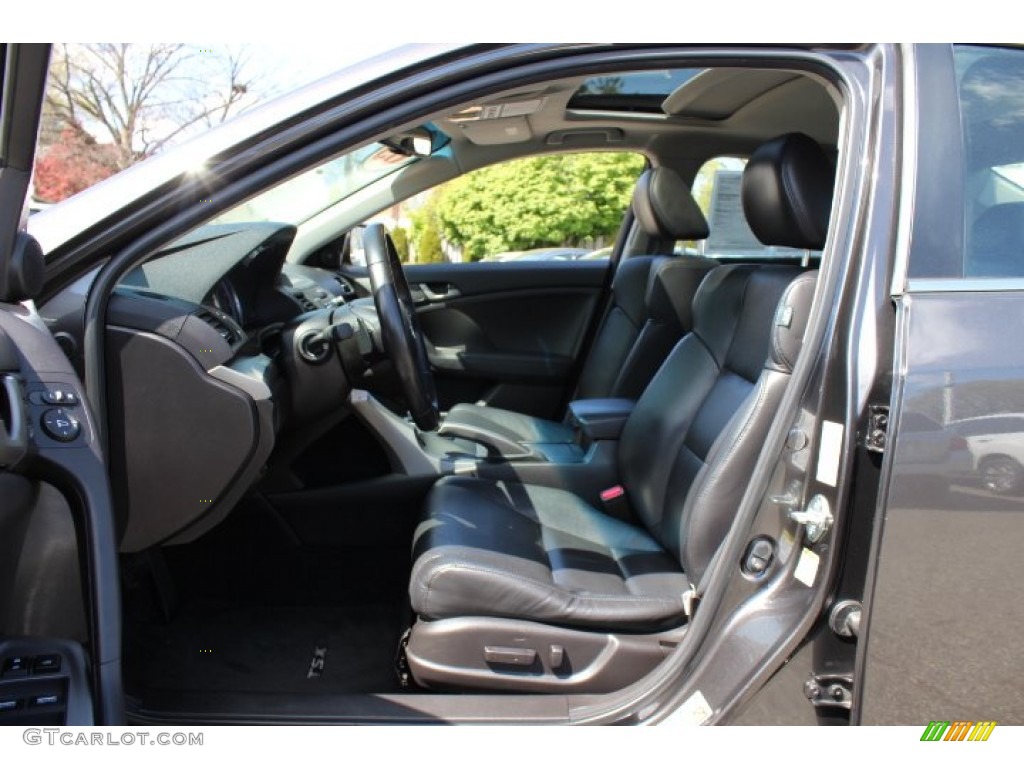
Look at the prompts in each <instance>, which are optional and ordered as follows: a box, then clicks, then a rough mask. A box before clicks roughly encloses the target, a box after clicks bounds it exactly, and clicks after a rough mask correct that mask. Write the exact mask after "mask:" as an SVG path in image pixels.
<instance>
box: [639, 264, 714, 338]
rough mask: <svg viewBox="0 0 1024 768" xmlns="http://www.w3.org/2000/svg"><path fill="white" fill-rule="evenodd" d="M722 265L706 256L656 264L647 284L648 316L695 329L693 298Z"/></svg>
mask: <svg viewBox="0 0 1024 768" xmlns="http://www.w3.org/2000/svg"><path fill="white" fill-rule="evenodd" d="M717 266H718V262H717V261H715V260H714V259H706V258H704V257H703V256H672V257H668V258H665V259H663V260H661V261H660V262H658V263H656V264H655V266H654V268H653V269H652V270H651V275H650V278H649V279H648V281H647V296H646V299H645V301H646V304H647V314H648V315H649V316H650V318H651V319H652V320H657V321H658V322H662V323H670V324H675V325H678V326H679V328H680V329H681V330H682V331H683V333H689V332H690V330H691V329H692V328H693V297H694V295H695V294H696V293H697V288H698V287H700V284H701V281H702V280H703V279H704V276H705V275H707V273H708V272H710V271H711V270H712V269H713V268H714V267H717Z"/></svg>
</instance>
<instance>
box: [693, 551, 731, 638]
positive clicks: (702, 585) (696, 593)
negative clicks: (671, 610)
mask: <svg viewBox="0 0 1024 768" xmlns="http://www.w3.org/2000/svg"><path fill="white" fill-rule="evenodd" d="M724 548H725V542H724V541H723V542H722V543H721V544H719V545H718V549H716V550H715V554H713V555H712V556H711V560H709V561H708V567H707V568H705V569H704V573H703V574H701V577H700V581H699V582H698V583H697V585H696V586H694V585H693V582H690V588H689V589H688V590H686V591H685V592H683V613H684V614H685V615H686V620H687V621H690V620H692V619H693V614H694V613H696V612H697V606H698V605H700V601H701V598H702V597H704V593H705V592H706V591H707V588H708V582H709V581H711V574H712V573H714V570H715V566H717V565H718V559H719V557H720V556H721V554H722V550H723V549H724Z"/></svg>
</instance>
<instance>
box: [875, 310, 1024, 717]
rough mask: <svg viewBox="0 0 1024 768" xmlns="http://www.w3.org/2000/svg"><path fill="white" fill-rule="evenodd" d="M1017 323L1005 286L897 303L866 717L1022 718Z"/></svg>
mask: <svg viewBox="0 0 1024 768" xmlns="http://www.w3.org/2000/svg"><path fill="white" fill-rule="evenodd" d="M1022 324H1024V297H1021V296H1020V295H1019V294H1015V293H1012V292H1009V291H1007V292H1005V293H988V294H985V293H948V294H941V293H936V294H915V295H914V296H913V297H912V298H911V299H910V300H905V303H904V306H903V308H902V312H901V328H902V329H903V330H902V335H903V338H904V340H905V350H906V352H905V365H906V368H905V370H906V374H905V379H904V382H903V391H902V397H901V398H900V403H899V412H898V413H894V414H893V419H894V423H895V426H896V439H895V441H894V442H891V443H890V447H889V448H888V449H887V450H891V451H893V455H892V472H891V477H890V483H889V493H888V498H887V499H886V500H885V503H886V509H885V522H884V528H883V529H882V538H881V543H880V548H879V555H878V564H877V572H876V577H875V579H876V580H875V587H874V594H873V595H872V596H871V602H870V606H869V607H870V611H871V614H870V617H869V624H868V637H867V648H866V654H865V657H864V663H865V667H864V675H865V678H864V690H863V696H862V715H861V722H863V723H864V724H868V725H873V724H880V723H885V724H908V725H909V724H914V725H921V724H923V723H928V722H930V721H932V720H996V721H998V722H999V723H1021V722H1024V698H1022V696H1021V680H1024V654H1021V652H1020V642H1021V640H1020V639H1021V637H1022V636H1024V604H1022V602H1021V600H1020V589H1019V584H1020V567H1019V560H1020V553H1021V552H1022V551H1024V498H1022V493H1024V431H1022V428H1021V418H1020V415H1021V414H1024V337H1022V336H1021V334H1019V333H1013V332H1007V329H1014V328H1020V327H1021V325H1022ZM980 437H990V438H993V439H992V440H987V441H982V440H979V439H978V438H980ZM992 445H998V446H999V447H998V449H997V450H996V451H994V452H993V451H990V450H989V446H992ZM992 468H998V470H999V471H998V472H995V471H994V470H993V469H992ZM993 477H994V478H997V479H999V480H1001V481H1002V485H1000V484H998V483H992V482H990V481H989V480H988V478H993ZM989 485H993V486H994V487H988V486H989ZM908 660H913V663H912V664H910V665H909V666H908Z"/></svg>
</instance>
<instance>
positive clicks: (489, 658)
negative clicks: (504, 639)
mask: <svg viewBox="0 0 1024 768" xmlns="http://www.w3.org/2000/svg"><path fill="white" fill-rule="evenodd" d="M536 660H537V652H536V651H535V650H533V649H532V648H506V647H503V646H500V645H485V646H484V661H486V662H487V663H488V664H509V665H511V666H514V667H529V666H532V665H533V663H534V662H535V661H536Z"/></svg>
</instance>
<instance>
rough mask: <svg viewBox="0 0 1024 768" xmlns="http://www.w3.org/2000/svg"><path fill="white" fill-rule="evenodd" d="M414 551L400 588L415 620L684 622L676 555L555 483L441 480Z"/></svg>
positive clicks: (608, 625)
mask: <svg viewBox="0 0 1024 768" xmlns="http://www.w3.org/2000/svg"><path fill="white" fill-rule="evenodd" d="M413 548H414V552H413V557H414V563H413V569H412V576H411V580H410V588H409V592H410V598H411V601H412V607H413V609H414V610H415V611H416V613H417V614H419V615H420V616H421V617H424V618H432V619H441V618H450V617H457V616H503V617H512V618H522V619H531V620H534V621H541V622H546V623H551V624H561V625H566V626H573V627H591V628H601V629H609V630H630V629H640V630H644V631H648V632H649V631H651V630H653V629H657V628H660V627H667V626H675V625H679V624H681V623H682V622H683V620H684V619H683V603H682V594H683V592H684V591H685V590H686V589H687V588H688V586H689V584H688V581H687V579H686V577H685V576H684V575H683V573H682V571H681V570H680V567H679V564H678V563H677V562H676V560H675V559H674V558H673V557H671V556H670V555H669V554H668V553H666V552H665V550H664V549H663V548H662V547H661V545H660V544H658V542H657V541H655V539H654V538H653V537H652V536H651V535H650V534H649V533H647V531H646V530H644V529H643V528H638V527H636V526H633V525H630V524H628V523H625V522H622V521H620V520H617V519H615V518H613V517H610V516H609V515H606V514H605V513H603V512H600V511H598V510H596V509H594V508H592V507H590V506H589V505H588V504H587V503H586V502H584V501H583V500H582V499H580V498H579V497H577V496H574V495H573V494H571V493H568V492H566V491H562V490H558V489H555V488H544V487H541V486H531V485H523V484H519V483H502V482H495V481H489V480H481V479H478V478H466V477H446V478H443V479H442V480H441V481H439V482H438V483H437V484H436V485H435V486H434V488H433V489H432V490H431V492H430V494H429V496H428V497H427V508H426V517H425V519H424V521H423V522H421V523H420V525H419V527H418V528H417V530H416V534H415V537H414V544H413Z"/></svg>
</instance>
